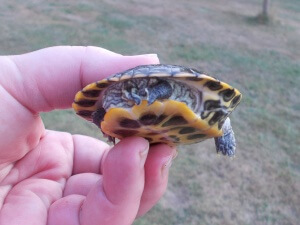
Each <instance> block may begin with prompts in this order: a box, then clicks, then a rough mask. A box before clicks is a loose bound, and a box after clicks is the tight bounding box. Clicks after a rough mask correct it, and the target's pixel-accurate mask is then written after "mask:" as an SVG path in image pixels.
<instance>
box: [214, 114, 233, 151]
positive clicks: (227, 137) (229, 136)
mask: <svg viewBox="0 0 300 225" xmlns="http://www.w3.org/2000/svg"><path fill="white" fill-rule="evenodd" d="M222 130H223V135H222V136H221V137H216V138H215V144H216V150H217V153H219V152H221V153H222V154H223V155H227V156H230V157H232V156H234V155H235V148H236V142H235V137H234V133H233V130H232V127H231V124H230V119H229V118H227V119H226V120H225V123H224V125H223V127H222Z"/></svg>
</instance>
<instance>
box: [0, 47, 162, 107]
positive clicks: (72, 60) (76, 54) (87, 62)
mask: <svg viewBox="0 0 300 225" xmlns="http://www.w3.org/2000/svg"><path fill="white" fill-rule="evenodd" d="M3 60H4V61H5V62H6V64H8V65H9V66H10V67H11V68H12V69H11V70H13V72H14V74H15V76H13V80H12V81H10V80H7V79H3V80H2V83H3V85H4V86H5V88H6V90H8V92H10V93H12V95H13V96H14V97H15V98H16V99H17V100H18V101H19V102H20V103H21V104H22V105H24V106H25V107H27V108H28V109H30V110H32V111H33V112H41V111H50V110H53V109H61V108H69V107H71V104H72V102H73V100H74V96H75V94H76V92H78V91H79V90H81V89H82V88H83V87H84V86H86V85H87V84H89V83H91V82H95V81H97V80H101V79H103V78H105V77H107V76H109V75H112V74H114V73H117V72H121V71H123V70H126V69H129V68H132V67H135V66H137V65H141V64H156V63H158V59H157V56H156V55H140V56H122V55H120V54H116V53H113V52H110V51H108V50H105V49H102V48H98V47H81V46H75V47H71V46H59V47H51V48H46V49H42V50H39V51H35V52H32V53H28V54H24V55H17V56H11V57H6V58H4V59H3ZM0 65H1V64H0ZM0 82H1V80H0ZM11 82H14V85H10V84H11Z"/></svg>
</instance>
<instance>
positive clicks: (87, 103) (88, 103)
mask: <svg viewBox="0 0 300 225" xmlns="http://www.w3.org/2000/svg"><path fill="white" fill-rule="evenodd" d="M96 102H97V101H96V100H88V99H83V100H79V101H77V102H75V103H76V104H77V105H80V106H82V107H90V106H93V105H95V104H96Z"/></svg>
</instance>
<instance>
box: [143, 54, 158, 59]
mask: <svg viewBox="0 0 300 225" xmlns="http://www.w3.org/2000/svg"><path fill="white" fill-rule="evenodd" d="M142 56H147V57H151V58H157V54H155V53H151V54H144V55H142Z"/></svg>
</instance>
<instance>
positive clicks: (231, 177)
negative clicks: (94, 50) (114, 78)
mask: <svg viewBox="0 0 300 225" xmlns="http://www.w3.org/2000/svg"><path fill="white" fill-rule="evenodd" d="M65 2H67V1H65ZM271 3H272V4H271V6H272V10H271V14H272V18H271V21H270V22H269V23H268V24H260V23H257V20H255V16H256V15H257V14H258V13H259V12H260V9H261V1H260V0H253V1H247V0H240V1H234V0H227V1H226V4H225V3H224V1H221V0H212V1H204V0H189V1H179V0H176V1H174V0H173V1H171V0H165V1H158V0H152V1H146V0H140V1H135V0H124V1H122V2H121V1H91V0H89V1H77V0H74V1H68V3H63V2H61V1H44V3H41V2H40V1H34V0H28V1H18V0H11V1H1V4H0V29H1V32H0V43H1V45H0V52H1V54H2V55H4V54H20V53H24V52H28V51H33V50H36V49H40V48H44V47H48V46H53V45H96V46H101V47H104V48H107V49H110V50H112V51H116V52H119V53H122V54H128V55H133V54H142V53H157V54H158V55H159V57H160V59H161V62H162V63H170V64H180V65H185V66H192V67H194V68H197V69H199V70H201V71H204V72H205V73H207V74H210V75H213V76H214V77H217V78H219V79H221V80H222V81H225V82H228V83H230V84H231V85H233V86H234V87H236V88H238V89H239V90H240V91H241V92H242V94H243V100H242V102H241V104H240V105H239V106H238V108H237V110H236V111H235V112H234V113H233V114H232V116H231V118H232V125H233V127H234V130H235V134H236V138H237V142H238V147H237V154H236V157H235V158H234V159H230V158H226V157H223V156H218V155H216V153H215V150H214V143H213V141H211V140H208V141H205V142H203V143H200V144H196V145H190V146H183V147H179V148H178V151H179V155H178V157H177V158H176V159H175V161H174V162H173V165H172V168H171V174H170V178H169V186H168V190H167V192H166V194H165V195H164V197H163V198H162V199H161V200H160V202H159V203H158V204H157V206H156V207H155V208H153V209H152V210H151V211H150V212H149V213H148V214H147V215H146V216H145V217H143V218H141V219H139V220H137V221H136V222H135V225H173V224H174V225H182V224H191V225H196V224H222V225H223V224H244V225H247V224H249V225H250V224H278V225H279V224H280V225H281V224H298V223H299V222H298V219H299V215H300V147H299V146H300V138H299V137H300V122H299V121H300V100H299V96H298V95H299V87H300V41H299V39H300V13H299V11H300V4H299V0H285V1H279V0H273V1H271ZM42 117H43V120H44V122H45V125H46V127H47V128H48V129H56V130H61V131H68V132H71V133H74V134H75V133H81V134H87V135H90V136H94V137H97V138H101V134H100V132H99V131H98V130H97V129H96V128H95V127H94V126H93V125H92V124H89V123H88V122H86V121H83V120H81V119H79V118H78V117H77V116H76V115H75V114H74V112H73V111H72V110H65V111H54V112H49V113H43V114H42Z"/></svg>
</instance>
